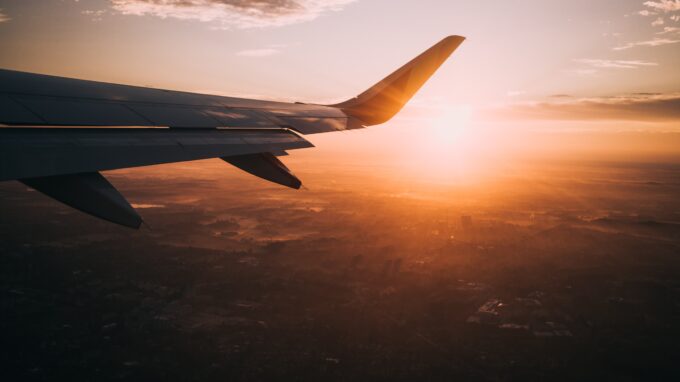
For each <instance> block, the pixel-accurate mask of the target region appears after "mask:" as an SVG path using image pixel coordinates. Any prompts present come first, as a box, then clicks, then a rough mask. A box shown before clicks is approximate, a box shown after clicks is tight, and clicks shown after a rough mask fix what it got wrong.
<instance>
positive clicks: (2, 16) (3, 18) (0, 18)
mask: <svg viewBox="0 0 680 382" xmlns="http://www.w3.org/2000/svg"><path fill="white" fill-rule="evenodd" d="M9 20H12V19H10V18H9V16H7V15H6V14H4V13H3V12H2V8H0V23H4V22H7V21H9Z"/></svg>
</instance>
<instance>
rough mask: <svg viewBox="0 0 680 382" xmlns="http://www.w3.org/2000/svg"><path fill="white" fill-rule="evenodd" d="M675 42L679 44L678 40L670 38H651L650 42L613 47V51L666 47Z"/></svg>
mask: <svg viewBox="0 0 680 382" xmlns="http://www.w3.org/2000/svg"><path fill="white" fill-rule="evenodd" d="M677 42H680V40H675V39H670V38H658V37H657V38H653V39H651V40H646V41H636V42H629V43H626V44H624V45H619V46H617V47H614V48H613V49H614V50H626V49H630V48H634V47H636V46H662V45H668V44H675V43H677Z"/></svg>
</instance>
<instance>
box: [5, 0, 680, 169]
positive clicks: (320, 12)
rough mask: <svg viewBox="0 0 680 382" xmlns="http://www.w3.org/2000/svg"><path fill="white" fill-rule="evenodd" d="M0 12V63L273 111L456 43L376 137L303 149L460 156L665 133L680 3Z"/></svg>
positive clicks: (241, 3)
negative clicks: (553, 134) (538, 140)
mask: <svg viewBox="0 0 680 382" xmlns="http://www.w3.org/2000/svg"><path fill="white" fill-rule="evenodd" d="M0 9H1V10H0V52H2V54H0V68H6V69H14V70H22V71H30V72H38V73H45V74H52V75H59V76H68V77H76V78H84V79H90V80H99V81H107V82H118V83H126V84H132V85H142V86H151V87H160V88H168V89H177V90H185V91H193V92H202V93H212V94H222V95H230V96H241V97H248V98H263V99H274V100H284V101H303V102H318V103H325V102H328V103H330V102H338V101H342V100H345V99H348V98H351V97H353V96H355V95H357V94H359V93H360V92H362V91H363V90H365V89H366V88H368V87H369V86H371V85H373V84H374V83H376V82H377V81H379V80H380V79H381V78H383V77H384V76H386V75H387V74H389V73H390V72H392V71H393V70H395V69H397V68H398V67H399V66H401V65H402V64H403V63H405V62H407V61H408V60H410V59H411V58H412V57H414V56H416V55H417V54H419V53H420V52H422V51H423V50H425V49H427V48H428V47H429V46H431V45H432V44H434V43H436V42H437V41H439V40H440V39H441V38H443V37H445V36H447V35H452V34H457V35H462V36H465V37H466V38H467V40H466V41H465V42H464V43H463V45H462V46H461V47H460V48H459V49H458V50H457V51H456V52H455V53H454V54H453V56H452V57H451V58H450V59H449V61H448V62H447V63H445V65H444V66H443V67H442V68H441V69H440V71H439V72H438V73H437V74H435V76H434V77H433V78H432V79H431V80H430V82H429V83H428V84H426V86H425V87H424V88H423V89H422V90H421V92H420V93H419V94H417V95H416V97H415V98H414V99H413V100H412V102H411V103H410V104H409V105H408V106H407V107H406V108H405V110H404V111H403V112H402V113H401V114H400V115H399V116H397V117H396V118H395V119H394V120H393V121H391V122H389V123H388V124H386V125H385V126H384V127H390V128H392V129H391V131H390V129H386V128H381V127H378V128H376V129H373V130H372V131H370V132H368V131H366V132H363V131H362V132H359V133H347V134H343V137H338V136H336V135H334V134H328V135H324V136H323V137H318V138H317V137H313V139H311V140H312V142H314V143H318V145H319V146H324V147H330V148H335V149H347V147H348V146H351V147H353V148H361V149H362V150H364V151H368V150H371V149H372V148H375V147H376V146H380V147H385V146H390V147H392V148H394V149H400V148H402V147H403V145H404V144H405V143H409V144H410V146H418V145H419V146H421V147H423V148H422V149H421V154H423V153H425V152H429V151H433V150H434V148H435V147H439V146H441V147H440V149H441V150H442V151H454V150H456V151H459V152H461V151H462V152H465V153H466V155H467V154H470V153H469V150H472V149H474V150H475V152H477V153H478V152H479V151H492V150H500V149H501V148H507V147H508V146H516V147H522V148H524V147H525V146H524V142H523V141H526V132H527V131H529V130H530V131H534V130H541V131H543V130H545V131H574V132H580V131H583V130H592V131H604V132H621V131H626V132H629V131H643V132H678V131H680V70H679V69H678V68H680V0H659V1H644V0H571V1H557V0H515V1H491V0H487V1H454V0H327V1H322V0H258V1H251V0H52V1H47V0H45V1H38V0H0ZM442 141H447V142H453V144H452V145H444V146H442V145H441V144H440V143H441V142H442ZM513 142H514V143H513ZM482 148H483V149H484V150H482ZM671 150H675V148H672V149H671ZM421 156H423V155H421ZM432 159H433V158H428V160H432ZM449 159H451V160H456V159H460V158H449Z"/></svg>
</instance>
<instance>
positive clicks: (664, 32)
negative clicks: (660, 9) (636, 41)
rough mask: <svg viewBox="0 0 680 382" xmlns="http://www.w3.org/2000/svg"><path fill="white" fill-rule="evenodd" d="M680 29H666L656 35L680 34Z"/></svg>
mask: <svg viewBox="0 0 680 382" xmlns="http://www.w3.org/2000/svg"><path fill="white" fill-rule="evenodd" d="M678 32H680V28H678V27H664V28H663V30H662V31H661V32H656V34H667V33H678Z"/></svg>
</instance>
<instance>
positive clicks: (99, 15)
mask: <svg viewBox="0 0 680 382" xmlns="http://www.w3.org/2000/svg"><path fill="white" fill-rule="evenodd" d="M80 13H82V14H83V15H86V16H90V17H91V18H92V21H102V20H103V19H104V15H105V14H106V10H103V9H102V10H97V11H94V10H89V9H88V10H84V11H82V12H80Z"/></svg>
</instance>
